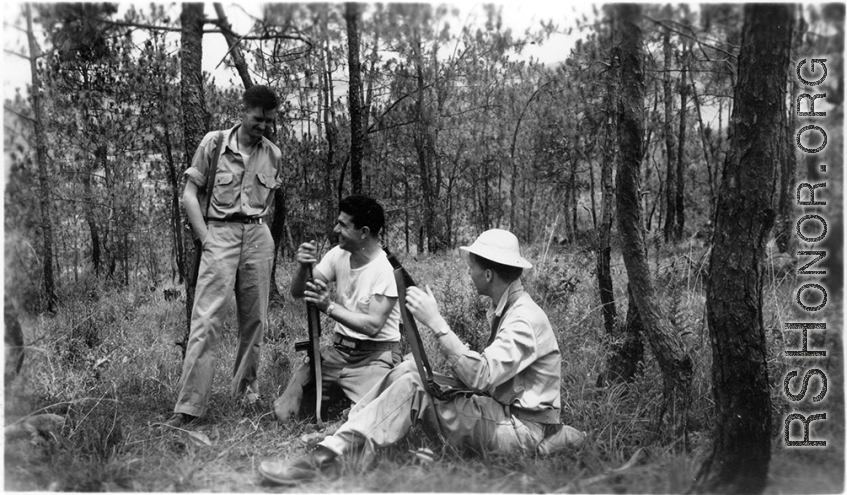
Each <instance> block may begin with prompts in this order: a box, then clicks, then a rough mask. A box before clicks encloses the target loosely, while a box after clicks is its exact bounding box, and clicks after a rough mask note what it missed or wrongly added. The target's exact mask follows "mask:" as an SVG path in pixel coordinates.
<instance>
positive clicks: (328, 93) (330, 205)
mask: <svg viewBox="0 0 847 495" xmlns="http://www.w3.org/2000/svg"><path fill="white" fill-rule="evenodd" d="M321 20H322V26H323V29H324V32H325V33H326V29H327V25H326V23H327V19H326V15H325V14H324V15H323V16H322V19H321ZM320 64H321V69H320V74H321V75H322V76H323V77H321V86H320V87H321V88H322V90H323V91H322V93H323V118H324V129H325V130H326V145H327V147H326V161H325V163H324V187H325V188H326V196H325V197H324V215H325V222H324V225H326V228H327V231H326V236H327V237H330V238H331V237H332V229H333V228H334V226H335V217H336V215H337V213H338V212H337V211H336V204H337V203H335V201H334V199H333V195H332V194H331V191H332V182H333V172H334V170H335V149H336V147H337V146H338V128H337V127H336V125H335V113H334V112H333V110H332V87H333V84H334V83H333V80H332V70H331V69H332V50H331V47H330V44H329V36H328V35H327V36H325V41H324V46H323V47H322V49H321V56H320ZM351 84H352V83H351ZM351 159H352V155H351ZM360 180H361V177H360ZM353 192H356V191H355V190H354V191H353ZM360 192H361V191H360ZM338 200H339V202H340V201H341V198H338Z"/></svg>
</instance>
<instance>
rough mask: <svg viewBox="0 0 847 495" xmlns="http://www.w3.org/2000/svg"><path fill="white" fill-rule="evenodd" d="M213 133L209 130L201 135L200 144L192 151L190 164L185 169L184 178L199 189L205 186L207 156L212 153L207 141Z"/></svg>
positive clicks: (207, 164)
mask: <svg viewBox="0 0 847 495" xmlns="http://www.w3.org/2000/svg"><path fill="white" fill-rule="evenodd" d="M215 134H216V133H214V132H210V133H208V134H206V135H205V136H204V137H203V140H202V141H200V145H199V146H197V151H195V152H194V158H192V159H191V166H190V167H188V169H186V170H185V178H186V179H187V180H190V181H191V182H193V183H194V184H195V185H196V186H197V187H199V188H200V190H204V189H205V188H206V173H207V172H208V171H209V162H210V159H209V158H210V155H211V154H212V153H213V151H210V150H209V143H210V142H211V141H212V137H213V136H214V135H215Z"/></svg>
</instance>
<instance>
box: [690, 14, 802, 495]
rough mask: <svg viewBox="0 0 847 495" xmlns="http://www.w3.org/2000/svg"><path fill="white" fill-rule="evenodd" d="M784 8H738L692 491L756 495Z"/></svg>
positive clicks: (765, 395)
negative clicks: (707, 437) (713, 417)
mask: <svg viewBox="0 0 847 495" xmlns="http://www.w3.org/2000/svg"><path fill="white" fill-rule="evenodd" d="M792 8H793V7H792V6H791V5H790V4H746V5H745V6H744V28H743V37H742V41H741V51H740V53H739V56H738V78H737V81H738V82H737V84H736V86H735V98H734V100H735V104H734V107H733V110H732V118H731V119H730V122H731V123H732V124H731V125H732V126H733V130H732V132H730V135H731V136H732V139H731V142H730V150H729V153H728V155H727V158H726V162H725V163H724V174H723V175H724V177H725V179H726V180H724V181H723V186H722V187H721V192H720V198H719V201H718V210H717V215H716V218H715V236H714V246H713V248H712V255H711V259H710V262H709V263H710V265H709V266H710V269H709V282H708V285H707V288H706V296H707V301H706V314H707V318H708V322H709V335H710V337H711V342H712V391H713V393H714V398H715V408H716V412H717V421H716V422H715V425H716V430H715V432H714V435H713V439H714V443H713V445H712V454H711V456H710V457H709V458H708V459H707V460H706V462H705V463H704V464H703V466H702V468H701V470H700V473H699V474H698V477H697V478H698V479H697V482H696V485H695V488H696V489H697V490H698V491H701V492H704V493H714V492H720V493H760V492H761V491H762V490H763V489H764V488H765V485H766V483H767V475H768V464H769V462H770V457H771V436H772V434H771V425H772V423H773V420H772V418H771V413H772V410H771V398H770V388H769V383H770V381H769V380H768V367H767V348H766V342H765V329H764V323H763V317H762V302H763V301H762V282H763V277H762V274H763V273H764V272H765V269H764V266H763V262H764V259H765V255H766V251H765V250H766V243H767V240H768V234H769V232H770V230H771V227H772V226H773V223H774V217H775V212H774V208H773V204H772V197H771V195H772V192H773V190H774V186H775V180H776V170H775V163H776V157H777V154H778V148H779V147H780V146H782V142H781V141H782V139H781V133H780V129H781V128H782V127H783V126H784V125H785V97H786V94H785V90H786V79H785V78H786V75H787V70H788V63H789V54H790V44H791V30H792V28H793V24H794V16H793V13H792Z"/></svg>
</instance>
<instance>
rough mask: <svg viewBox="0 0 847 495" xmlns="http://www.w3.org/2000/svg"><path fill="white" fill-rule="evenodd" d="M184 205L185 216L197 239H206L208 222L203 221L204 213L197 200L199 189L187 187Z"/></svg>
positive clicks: (192, 186) (191, 185)
mask: <svg viewBox="0 0 847 495" xmlns="http://www.w3.org/2000/svg"><path fill="white" fill-rule="evenodd" d="M182 205H183V207H184V208H185V215H186V216H187V217H188V223H190V224H191V228H192V229H193V230H194V233H195V234H197V237H199V238H200V239H204V238H205V237H206V222H205V220H204V219H203V213H202V212H201V211H200V201H199V200H198V199H197V187H196V186H195V185H194V184H192V183H190V182H189V183H188V184H186V187H185V193H184V194H183V196H182Z"/></svg>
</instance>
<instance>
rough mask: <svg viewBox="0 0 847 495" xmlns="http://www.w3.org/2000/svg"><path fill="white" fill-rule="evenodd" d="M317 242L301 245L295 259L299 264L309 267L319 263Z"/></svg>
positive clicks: (312, 241)
mask: <svg viewBox="0 0 847 495" xmlns="http://www.w3.org/2000/svg"><path fill="white" fill-rule="evenodd" d="M315 244H316V241H315V240H314V239H313V240H311V241H309V242H304V243H303V244H300V246H299V247H298V248H297V255H296V256H295V257H294V259H296V260H297V261H298V262H299V263H302V264H304V265H308V264H310V263H317V262H318V258H317V255H318V248H317V246H316V245H315Z"/></svg>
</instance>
